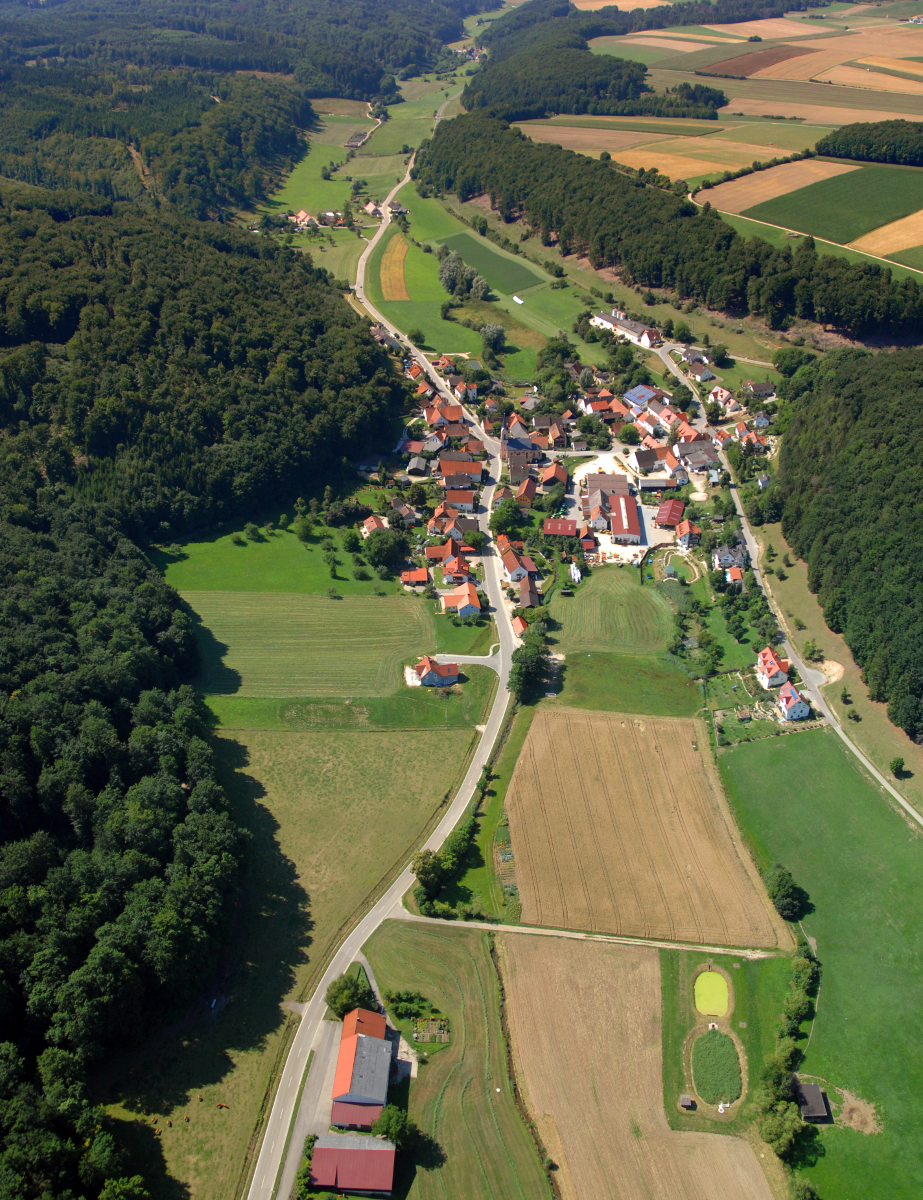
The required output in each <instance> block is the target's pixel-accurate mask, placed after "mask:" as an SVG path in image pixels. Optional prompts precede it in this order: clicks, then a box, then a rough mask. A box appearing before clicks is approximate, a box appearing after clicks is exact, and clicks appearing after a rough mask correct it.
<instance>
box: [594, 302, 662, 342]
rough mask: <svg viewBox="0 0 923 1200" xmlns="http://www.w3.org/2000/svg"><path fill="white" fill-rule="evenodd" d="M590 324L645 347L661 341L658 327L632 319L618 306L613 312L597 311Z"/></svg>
mask: <svg viewBox="0 0 923 1200" xmlns="http://www.w3.org/2000/svg"><path fill="white" fill-rule="evenodd" d="M590 324H591V325H595V326H597V328H599V329H608V331H609V332H610V333H614V334H615V335H616V337H624V338H627V339H628V341H630V342H634V343H635V345H637V346H644V347H645V349H650V347H651V346H653V345H654V344H655V343H657V342H659V341H660V338H659V336H658V333H657V330H656V329H654V328H652V327H651V326H649V325H642V324H641V322H640V321H630V320H629V319H628V317H626V315H625V313H623V312H621V311H620V310H619V309H617V308H613V309H612V311H611V312H607V313H606V312H598V313H595V314H594V315H593V316H592V317H590Z"/></svg>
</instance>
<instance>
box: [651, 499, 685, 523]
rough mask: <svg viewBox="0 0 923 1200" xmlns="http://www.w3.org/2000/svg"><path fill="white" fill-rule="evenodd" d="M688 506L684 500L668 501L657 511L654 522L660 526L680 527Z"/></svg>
mask: <svg viewBox="0 0 923 1200" xmlns="http://www.w3.org/2000/svg"><path fill="white" fill-rule="evenodd" d="M685 508H686V506H685V504H683V502H682V500H667V501H665V502H664V503H663V504H661V506H660V508H658V509H657V515H656V517H654V520H655V521H656V522H657V524H658V525H678V524H679V522H680V521H681V520H682V519H683V512H684V510H685Z"/></svg>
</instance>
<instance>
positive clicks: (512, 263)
mask: <svg viewBox="0 0 923 1200" xmlns="http://www.w3.org/2000/svg"><path fill="white" fill-rule="evenodd" d="M441 241H442V244H443V245H444V246H448V248H449V249H450V250H454V251H455V253H456V254H459V255H460V256H461V258H462V259H463V260H464V262H466V263H467V264H468V266H469V267H474V269H475V270H476V271H477V272H478V274H479V275H483V276H484V278H485V279H486V280H487V282H488V283H489V284H490V286H491V287H492V288H494V289H495V290H496V291H498V292H505V293H506V294H507V295H509V294H510V293H512V292H521V291H525V290H526V289H527V288H531V287H535V285H536V284H539V283H546V282H547V276H542V275H539V274H538V272H537V271H535V270H533V269H532V267H531V265H530V266H526V265H525V263H522V262H517V261H516V259H515V258H513V257H509V258H507V257H506V256H505V255H503V254H499V253H498V252H497V251H496V250H495V249H494V248H493V247H492V246H491V244H490V242H488V241H486V240H485V239H484V238H479V237H477V236H476V235H475V234H471V233H456V234H453V235H452V236H451V237H445V238H442V239H441Z"/></svg>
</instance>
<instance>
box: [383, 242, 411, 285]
mask: <svg viewBox="0 0 923 1200" xmlns="http://www.w3.org/2000/svg"><path fill="white" fill-rule="evenodd" d="M406 257H407V242H406V240H405V239H404V238H402V237H400V236H398V237H392V238H391V240H390V241H389V242H388V245H387V248H386V249H385V252H384V254H383V255H382V259H381V295H382V299H383V300H409V299H410V293H409V292H408V291H407V283H406V280H405V279H404V259H405V258H406Z"/></svg>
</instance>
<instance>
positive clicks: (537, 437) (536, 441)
mask: <svg viewBox="0 0 923 1200" xmlns="http://www.w3.org/2000/svg"><path fill="white" fill-rule="evenodd" d="M529 441H530V442H531V443H532V445H533V446H534V447H535V448H536V450H548V449H549V448H550V447H551V442H550V441H549V440H548V438H546V437H545V435H544V434H543V433H530V434H529Z"/></svg>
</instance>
